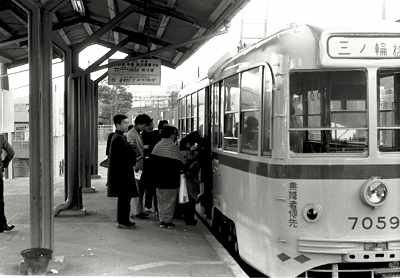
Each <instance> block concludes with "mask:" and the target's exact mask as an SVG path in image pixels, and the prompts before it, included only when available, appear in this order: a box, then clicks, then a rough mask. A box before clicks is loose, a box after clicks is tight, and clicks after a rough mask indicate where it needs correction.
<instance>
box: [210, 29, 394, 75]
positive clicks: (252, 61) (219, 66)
mask: <svg viewBox="0 0 400 278" xmlns="http://www.w3.org/2000/svg"><path fill="white" fill-rule="evenodd" d="M399 27H400V25H399V23H397V22H389V21H375V22H374V21H372V22H365V23H363V22H359V23H357V24H353V25H351V26H329V25H318V24H299V25H296V24H293V25H292V26H291V27H289V28H286V29H283V30H280V31H278V32H277V33H275V34H273V35H271V36H269V37H267V38H265V39H263V40H261V41H259V42H258V43H256V44H254V45H252V46H250V47H248V48H246V49H243V50H242V51H240V52H239V53H236V54H234V55H230V56H229V55H226V56H225V57H223V58H221V59H220V60H219V61H217V62H216V63H215V64H214V65H213V66H211V68H210V69H209V71H208V74H207V75H208V78H209V79H210V80H211V82H213V81H216V80H218V79H221V78H224V77H226V76H229V75H232V74H234V73H236V72H238V71H242V70H244V69H245V68H251V67H253V66H254V65H257V64H259V63H260V62H263V61H264V62H265V61H266V60H267V59H268V57H271V56H272V55H273V54H285V55H293V56H296V57H301V56H304V57H305V56H308V57H310V59H314V60H313V61H314V63H315V64H317V63H318V55H319V50H320V49H319V46H318V44H319V40H320V38H321V37H323V36H324V35H325V36H327V35H330V34H348V35H355V34H357V35H359V34H381V35H384V34H385V35H387V34H395V35H396V36H398V37H400V28H399Z"/></svg>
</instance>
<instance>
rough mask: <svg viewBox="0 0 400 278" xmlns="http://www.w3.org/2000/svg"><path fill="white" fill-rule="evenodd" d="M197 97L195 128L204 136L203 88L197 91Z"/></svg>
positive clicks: (204, 95)
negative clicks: (196, 121) (196, 126)
mask: <svg viewBox="0 0 400 278" xmlns="http://www.w3.org/2000/svg"><path fill="white" fill-rule="evenodd" d="M198 97H199V105H198V108H199V120H198V123H199V127H198V128H197V130H198V131H199V132H200V135H201V136H204V124H205V122H204V121H205V117H204V115H205V97H206V94H205V89H202V90H200V91H199V92H198Z"/></svg>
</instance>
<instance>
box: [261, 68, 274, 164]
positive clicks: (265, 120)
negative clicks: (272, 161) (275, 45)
mask: <svg viewBox="0 0 400 278" xmlns="http://www.w3.org/2000/svg"><path fill="white" fill-rule="evenodd" d="M262 80H263V83H262V108H261V109H262V110H261V111H262V113H261V117H262V126H261V144H262V145H261V149H262V155H263V156H271V155H272V145H273V144H272V143H273V142H272V138H273V136H272V131H273V121H272V115H273V107H274V106H273V103H274V87H275V80H274V74H273V71H272V68H271V67H270V65H269V64H266V65H265V66H263V67H262Z"/></svg>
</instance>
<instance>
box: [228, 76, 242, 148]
mask: <svg viewBox="0 0 400 278" xmlns="http://www.w3.org/2000/svg"><path fill="white" fill-rule="evenodd" d="M224 88H225V102H224V103H225V105H224V108H225V109H224V150H229V151H237V150H238V133H239V96H240V90H239V75H238V74H236V75H234V76H231V77H229V78H227V79H225V81H224Z"/></svg>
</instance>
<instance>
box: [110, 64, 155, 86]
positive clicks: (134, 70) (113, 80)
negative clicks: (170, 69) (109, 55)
mask: <svg viewBox="0 0 400 278" xmlns="http://www.w3.org/2000/svg"><path fill="white" fill-rule="evenodd" d="M114 61H118V60H113V59H110V60H109V62H114ZM108 84H109V85H160V84H161V61H160V60H158V59H138V60H135V61H128V62H123V63H121V64H119V65H115V66H112V67H110V68H108Z"/></svg>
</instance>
